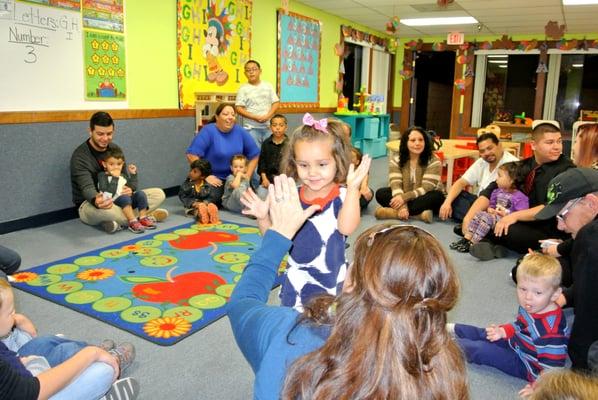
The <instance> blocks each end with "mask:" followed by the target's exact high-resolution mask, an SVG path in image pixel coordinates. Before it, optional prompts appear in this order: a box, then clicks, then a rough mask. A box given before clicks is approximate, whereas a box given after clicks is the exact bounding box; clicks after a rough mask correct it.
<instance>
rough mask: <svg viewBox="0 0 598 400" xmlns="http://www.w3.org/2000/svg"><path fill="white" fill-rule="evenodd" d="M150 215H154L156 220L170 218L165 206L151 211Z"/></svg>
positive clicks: (160, 220)
mask: <svg viewBox="0 0 598 400" xmlns="http://www.w3.org/2000/svg"><path fill="white" fill-rule="evenodd" d="M149 216H150V217H152V218H153V219H154V220H155V221H156V222H162V221H164V220H165V219H166V218H168V210H166V209H164V208H156V209H155V210H154V211H152V212H151V213H149Z"/></svg>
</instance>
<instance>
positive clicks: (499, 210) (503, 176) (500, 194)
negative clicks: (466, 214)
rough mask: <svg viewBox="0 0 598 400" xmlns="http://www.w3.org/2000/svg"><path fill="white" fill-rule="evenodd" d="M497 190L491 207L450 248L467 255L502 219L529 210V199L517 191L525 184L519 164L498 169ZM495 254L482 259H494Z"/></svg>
mask: <svg viewBox="0 0 598 400" xmlns="http://www.w3.org/2000/svg"><path fill="white" fill-rule="evenodd" d="M497 174H498V177H497V178H496V185H497V186H498V187H497V188H496V189H494V190H493V191H492V194H491V195H490V205H489V206H488V208H487V209H486V211H480V212H478V213H477V214H476V215H475V216H474V217H473V219H472V220H471V222H470V223H469V226H468V227H467V233H466V234H465V235H464V238H463V239H461V240H460V241H457V242H455V243H453V244H452V245H451V246H450V247H451V248H452V249H454V250H457V251H459V252H461V253H467V252H468V251H469V248H470V247H471V245H472V244H475V243H479V242H480V241H481V240H482V239H483V238H484V237H486V235H487V234H488V232H490V230H491V229H493V228H494V226H495V225H496V223H497V222H498V221H500V219H501V218H502V217H504V216H505V215H507V214H510V213H512V212H515V211H519V210H525V209H528V208H529V199H528V197H527V196H526V195H525V194H524V193H523V192H521V191H520V190H518V189H517V187H518V186H519V185H521V184H522V183H523V179H522V178H523V177H522V175H521V174H520V173H519V163H518V162H510V163H506V164H503V165H501V166H500V167H498V171H497ZM492 258H494V254H492V255H490V254H488V255H487V257H483V258H480V259H492Z"/></svg>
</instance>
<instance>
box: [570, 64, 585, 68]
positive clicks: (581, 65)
mask: <svg viewBox="0 0 598 400" xmlns="http://www.w3.org/2000/svg"><path fill="white" fill-rule="evenodd" d="M571 66H572V67H573V68H583V64H571Z"/></svg>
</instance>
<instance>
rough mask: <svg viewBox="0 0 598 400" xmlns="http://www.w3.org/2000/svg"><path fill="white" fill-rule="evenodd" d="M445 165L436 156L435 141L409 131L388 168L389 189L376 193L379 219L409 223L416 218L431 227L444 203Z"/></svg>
mask: <svg viewBox="0 0 598 400" xmlns="http://www.w3.org/2000/svg"><path fill="white" fill-rule="evenodd" d="M441 173H442V163H441V161H440V159H439V158H438V157H436V155H434V153H433V148H432V141H431V139H430V138H429V137H428V135H427V133H426V132H425V131H424V130H423V129H422V128H420V127H417V126H413V127H410V128H408V129H407V130H406V131H405V132H403V134H402V135H401V144H400V148H399V151H398V154H397V153H396V152H394V153H392V154H391V156H390V160H389V164H388V183H389V187H385V188H381V189H378V190H377V191H376V201H378V204H380V205H381V206H382V207H379V208H378V209H377V210H376V218H377V219H397V218H398V219H402V220H407V219H409V217H410V216H415V217H418V218H419V219H421V220H422V221H425V222H427V223H431V222H432V220H433V214H434V213H438V210H439V209H440V206H441V205H442V202H443V201H444V187H443V185H442V182H441V181H440V175H441Z"/></svg>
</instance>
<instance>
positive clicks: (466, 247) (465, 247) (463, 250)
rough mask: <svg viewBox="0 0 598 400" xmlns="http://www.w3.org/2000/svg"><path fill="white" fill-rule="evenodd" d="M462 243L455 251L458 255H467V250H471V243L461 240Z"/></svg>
mask: <svg viewBox="0 0 598 400" xmlns="http://www.w3.org/2000/svg"><path fill="white" fill-rule="evenodd" d="M463 239H464V241H463V243H461V244H460V245H459V246H457V248H456V249H455V250H457V251H458V252H459V253H469V249H470V248H471V245H472V244H473V243H471V242H470V241H469V240H467V239H465V238H463Z"/></svg>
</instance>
